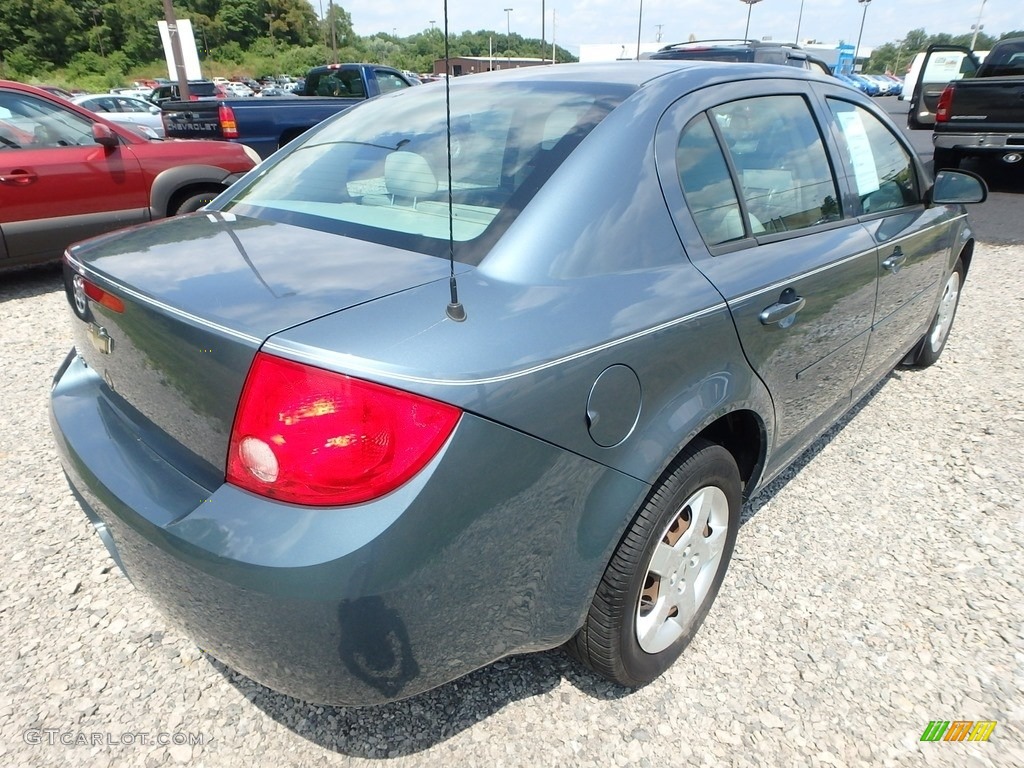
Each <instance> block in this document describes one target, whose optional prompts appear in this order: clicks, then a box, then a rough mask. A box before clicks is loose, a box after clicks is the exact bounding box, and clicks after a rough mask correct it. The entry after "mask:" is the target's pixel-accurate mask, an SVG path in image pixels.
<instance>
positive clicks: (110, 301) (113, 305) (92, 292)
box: [77, 277, 124, 312]
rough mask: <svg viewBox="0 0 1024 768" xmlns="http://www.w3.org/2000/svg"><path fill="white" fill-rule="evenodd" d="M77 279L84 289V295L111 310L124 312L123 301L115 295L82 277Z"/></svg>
mask: <svg viewBox="0 0 1024 768" xmlns="http://www.w3.org/2000/svg"><path fill="white" fill-rule="evenodd" d="M77 279H79V280H81V285H82V290H83V291H85V295H86V296H88V297H89V298H90V299H92V300H93V301H95V302H96V303H97V304H99V305H101V306H104V307H106V308H107V309H110V310H113V311H114V312H124V302H123V301H121V299H119V298H118V297H117V296H115V295H114V294H112V293H108V292H107V291H104V290H103V289H102V288H100V287H99V286H98V285H96V284H95V283H91V282H89V281H88V280H86V279H85V278H84V277H78V278H77Z"/></svg>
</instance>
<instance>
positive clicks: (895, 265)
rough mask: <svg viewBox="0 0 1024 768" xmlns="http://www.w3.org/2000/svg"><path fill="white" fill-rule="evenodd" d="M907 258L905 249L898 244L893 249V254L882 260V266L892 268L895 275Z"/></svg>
mask: <svg viewBox="0 0 1024 768" xmlns="http://www.w3.org/2000/svg"><path fill="white" fill-rule="evenodd" d="M906 260H907V255H906V254H905V253H903V249H902V248H900V247H899V246H898V245H897V246H896V247H895V248H894V249H893V252H892V256H890V257H889V258H888V259H886V260H885V261H883V262H882V266H883V267H885V268H886V269H888V270H890V271H891V272H892V273H893V274H894V275H895V274H896V273H897V272H899V271H900V268H901V267H902V266H903V264H904V263H905V262H906Z"/></svg>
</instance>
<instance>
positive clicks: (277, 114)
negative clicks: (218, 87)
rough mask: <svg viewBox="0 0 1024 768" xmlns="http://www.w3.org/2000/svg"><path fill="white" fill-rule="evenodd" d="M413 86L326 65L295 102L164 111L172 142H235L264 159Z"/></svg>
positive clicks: (402, 79)
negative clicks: (362, 105)
mask: <svg viewBox="0 0 1024 768" xmlns="http://www.w3.org/2000/svg"><path fill="white" fill-rule="evenodd" d="M414 84H415V83H414V82H413V81H412V80H411V79H410V78H408V77H407V76H406V75H404V74H403V73H402V72H400V71H399V70H397V69H392V68H391V67H384V66H380V65H377V64H328V65H326V66H322V67H314V68H313V69H311V70H310V71H309V73H308V74H307V75H306V84H305V87H304V89H303V91H302V93H301V94H299V95H298V97H297V98H265V99H263V98H237V99H213V100H209V101H168V102H165V103H164V104H162V105H161V112H162V113H163V114H162V116H163V123H164V131H165V133H166V135H167V137H168V138H172V139H221V140H224V141H233V142H237V143H240V144H245V145H246V146H248V147H252V148H253V149H254V150H256V152H258V153H259V156H260V157H263V158H266V157H268V156H269V155H271V154H272V153H273V152H275V151H277V149H278V148H280V147H283V146H284V145H285V144H287V143H288V142H289V141H291V140H292V139H294V138H295V137H296V136H298V135H299V134H301V133H303V132H305V131H308V130H309V129H310V128H312V127H313V126H314V125H316V124H317V123H319V122H321V121H323V120H326V119H327V118H328V117H331V116H332V115H335V114H337V113H338V112H342V111H344V110H346V109H348V108H349V107H351V106H353V105H355V104H358V103H359V102H361V101H364V100H366V99H369V98H372V97H374V96H379V95H380V94H382V93H389V92H391V91H397V90H399V89H402V88H408V87H410V86H412V85H414Z"/></svg>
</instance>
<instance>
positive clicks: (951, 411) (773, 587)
mask: <svg viewBox="0 0 1024 768" xmlns="http://www.w3.org/2000/svg"><path fill="white" fill-rule="evenodd" d="M1022 339H1024V247H1019V246H998V247H995V246H981V247H979V251H978V253H977V255H976V258H975V262H974V268H973V271H972V273H971V275H970V277H969V279H968V281H967V286H966V292H965V294H964V298H963V301H962V303H961V305H960V314H959V317H958V319H957V323H956V327H955V328H954V330H953V335H952V338H951V340H950V342H949V345H948V347H947V349H946V352H945V355H944V357H943V359H942V360H941V361H940V362H939V364H938V365H936V366H935V367H933V368H931V369H930V370H928V371H924V372H918V371H908V370H899V371H897V372H896V373H894V374H893V375H891V376H890V377H889V378H887V379H886V380H885V381H884V382H883V383H882V384H881V385H879V387H878V388H877V389H876V390H875V391H874V392H873V393H872V395H871V396H870V398H869V399H867V400H865V401H864V402H862V403H861V404H860V405H859V406H858V407H857V408H856V409H855V411H854V412H853V413H852V414H851V416H850V417H849V418H848V419H846V420H845V421H844V422H843V423H842V424H841V425H839V426H837V427H836V428H834V429H833V430H832V431H830V432H829V434H827V435H826V436H824V437H823V438H822V439H821V440H819V441H818V442H817V443H816V444H815V446H813V448H812V449H811V450H810V451H809V452H808V453H807V454H806V455H805V456H804V457H803V458H802V460H801V462H800V464H799V465H798V466H797V467H795V468H794V469H793V470H792V471H791V472H789V473H787V475H786V476H784V477H783V478H781V479H780V480H779V481H777V482H775V483H774V484H773V485H772V486H771V487H770V488H768V489H766V491H764V492H763V493H761V494H760V495H759V496H758V497H757V498H756V499H754V500H753V501H752V502H751V503H750V504H748V505H747V508H746V510H745V523H744V525H743V528H742V530H741V531H740V534H739V540H738V543H737V548H736V555H735V557H734V560H733V565H732V568H731V570H730V572H729V575H728V576H727V578H726V582H725V586H724V588H723V591H722V593H721V595H720V596H719V599H718V602H717V604H716V606H715V608H714V610H713V611H712V613H711V616H710V617H709V619H708V621H707V623H706V625H705V627H704V628H703V629H702V630H701V632H700V634H699V635H698V637H697V639H696V640H695V641H694V643H693V645H692V646H691V647H690V649H689V650H688V651H687V652H686V653H685V654H684V656H683V658H682V659H681V660H680V661H679V662H678V663H677V664H676V665H675V666H674V667H673V668H672V669H671V670H670V671H669V673H668V674H667V675H666V676H665V677H664V678H662V679H661V680H659V681H657V682H655V683H654V684H652V685H650V686H648V687H647V688H645V689H643V690H640V691H637V692H633V693H628V692H624V691H622V690H619V689H616V688H614V687H612V686H609V685H607V684H605V683H603V682H601V681H599V680H597V679H596V678H594V677H592V676H590V675H589V674H588V673H586V672H585V671H583V670H582V669H581V668H579V667H577V666H576V665H575V664H574V663H573V662H571V661H570V660H569V659H568V658H567V657H565V656H564V655H562V654H561V653H559V652H557V651H553V652H550V653H546V654H536V655H532V656H524V657H515V658H511V659H507V660H505V661H502V662H499V663H497V664H494V665H492V666H490V667H488V668H486V669H484V670H481V671H478V672H476V673H474V674H472V675H469V676H468V677H466V678H463V679H462V680H459V681H458V682H456V683H452V684H449V685H447V686H445V687H443V688H441V689H438V690H436V691H433V692H430V693H427V694H424V695H421V696H418V697H416V698H414V699H411V700H408V701H404V702H399V703H396V704H393V705H389V706H385V707H379V708H371V709H332V708H321V707H312V706H309V705H306V704H304V703H302V702H299V701H296V700H294V699H289V698H286V697H284V696H280V695H278V694H275V693H273V692H271V691H269V690H267V689H265V688H262V687H260V686H258V685H256V684H255V683H253V682H251V681H249V680H247V679H245V678H243V677H241V676H239V675H237V674H235V673H233V672H231V671H230V670H228V669H226V668H224V667H223V666H221V665H220V664H218V663H217V662H216V661H214V660H213V659H210V658H209V657H207V656H205V655H203V654H202V653H201V652H200V651H199V650H198V649H197V648H196V647H195V646H194V645H192V644H191V643H190V642H189V641H188V640H187V639H186V638H185V637H183V636H182V635H181V634H180V633H179V632H177V631H176V629H175V627H173V626H169V625H168V624H166V623H165V622H164V620H163V619H162V617H161V616H160V615H158V614H157V613H156V612H155V611H154V609H153V608H152V607H151V605H150V604H149V602H148V601H147V600H146V598H145V596H144V595H142V594H140V593H138V592H137V591H135V590H134V589H133V588H132V587H131V585H130V584H129V583H128V581H127V580H126V579H125V578H123V577H122V576H121V575H120V574H119V573H118V572H117V570H116V569H115V568H114V565H113V562H112V561H111V560H110V559H109V558H108V557H107V556H106V552H105V550H104V548H103V546H102V545H101V543H100V541H99V539H98V538H97V536H96V535H95V534H94V533H93V531H92V530H91V528H90V526H89V525H88V524H87V522H86V519H85V516H84V515H83V514H82V513H81V511H80V510H79V509H78V508H77V506H76V504H75V503H74V502H73V500H72V498H71V495H70V493H69V492H68V490H67V487H66V485H65V483H64V480H63V477H62V475H61V471H60V467H59V465H58V462H57V459H56V455H55V453H54V450H53V448H52V447H51V437H50V432H49V426H48V421H47V417H46V402H47V390H48V384H49V381H50V378H51V376H52V374H53V372H54V370H55V369H56V368H57V366H58V364H59V363H60V361H61V359H62V358H63V356H64V354H65V352H66V350H67V349H68V347H69V346H70V341H69V331H68V318H67V317H66V307H65V305H64V300H63V297H62V295H61V293H60V292H59V283H58V278H57V276H56V273H54V272H52V271H45V272H36V273H25V274H21V275H16V276H11V275H4V276H2V277H0V350H2V353H3V369H4V373H3V379H2V381H0V422H2V423H3V424H4V429H3V431H2V432H0V460H2V461H0V502H2V514H0V558H2V560H3V561H4V562H6V563H7V565H6V567H5V569H4V575H3V578H2V580H0V623H2V624H0V626H2V633H0V635H2V636H0V679H2V687H0V765H10V766H48V765H69V766H70V765H73V766H84V765H98V766H107V765H110V766H128V765H132V766H134V765H139V766H151V765H152V766H155V765H167V764H177V763H181V764H192V765H196V766H240V767H243V768H251V766H252V765H266V764H273V765H279V766H288V765H328V764H353V765H364V764H371V763H374V762H377V761H380V760H382V759H386V760H387V762H388V763H389V764H392V763H393V764H395V765H399V766H406V765H416V766H421V765H422V766H427V765H430V766H433V765H438V764H442V763H443V764H457V765H474V766H476V765H480V766H483V765H487V766H503V765H509V766H520V765H523V766H525V765H531V766H532V765H560V764H572V765H592V766H600V767H601V768H605V767H606V766H615V765H630V766H632V765H653V766H659V765H682V764H693V765H733V766H746V765H769V766H803V765H808V766H811V765H829V766H832V765H851V766H852V765H870V766H875V765H899V766H905V765H925V766H930V765H967V766H988V765H993V766H1011V765H1012V766H1021V765H1024V694H1022V688H1024V599H1022V590H1024V558H1022V557H1021V549H1022V544H1024V523H1022V516H1021V511H1022V510H1024V500H1022V493H1024V491H1022V490H1021V479H1022V477H1024V454H1022V449H1021V445H1022V443H1024V408H1022V399H1021V393H1022V392H1024V363H1022V360H1024V342H1022ZM958 719H963V720H996V721H998V725H997V726H996V729H995V731H994V733H993V735H992V737H991V739H990V741H988V742H979V743H966V742H965V743H941V742H940V743H924V744H922V743H921V742H919V741H918V739H919V738H920V736H921V733H922V731H923V730H924V728H925V726H926V725H927V723H928V721H929V720H958ZM162 734H170V735H171V737H173V738H171V741H172V742H180V741H183V740H184V741H186V742H187V741H188V740H189V738H190V737H191V739H192V740H193V741H201V743H195V744H189V743H169V744H163V743H158V742H160V741H164V740H166V739H167V738H168V737H166V736H163V735H162ZM31 742H41V743H31ZM69 742H70V743H69Z"/></svg>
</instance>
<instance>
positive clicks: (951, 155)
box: [932, 147, 960, 173]
mask: <svg viewBox="0 0 1024 768" xmlns="http://www.w3.org/2000/svg"><path fill="white" fill-rule="evenodd" d="M959 167H960V153H959V152H957V151H956V150H955V149H946V148H945V147H936V148H935V151H934V152H932V169H933V170H934V171H935V173H938V172H939V171H941V170H942V169H943V168H951V169H953V170H956V169H957V168H959Z"/></svg>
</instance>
